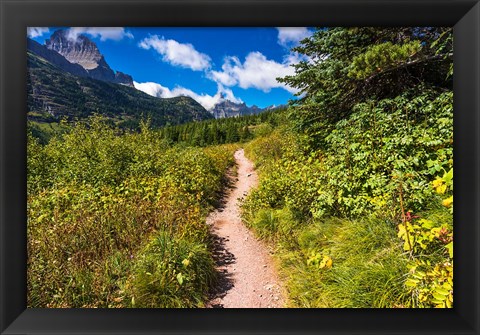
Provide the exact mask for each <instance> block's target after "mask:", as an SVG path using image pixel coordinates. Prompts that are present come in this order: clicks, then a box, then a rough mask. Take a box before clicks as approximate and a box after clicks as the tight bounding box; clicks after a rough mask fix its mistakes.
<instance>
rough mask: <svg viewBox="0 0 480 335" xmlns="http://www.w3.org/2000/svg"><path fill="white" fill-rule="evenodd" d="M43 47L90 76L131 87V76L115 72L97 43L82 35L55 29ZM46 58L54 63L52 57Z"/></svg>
mask: <svg viewBox="0 0 480 335" xmlns="http://www.w3.org/2000/svg"><path fill="white" fill-rule="evenodd" d="M29 43H30V42H29ZM30 44H31V43H30ZM37 44H38V43H37ZM45 48H46V49H48V50H51V51H55V52H56V53H58V54H60V55H61V56H63V57H64V58H65V60H67V61H68V62H70V63H71V64H75V65H79V66H81V67H82V68H83V69H84V70H85V71H86V73H87V76H88V77H90V78H93V79H97V80H103V81H108V82H112V83H116V84H123V85H127V86H131V87H133V79H132V77H131V76H129V75H127V74H125V73H122V72H116V73H115V71H113V70H112V69H111V68H110V66H109V65H108V64H107V62H106V61H105V58H104V57H103V55H102V54H101V53H100V51H99V50H98V47H97V45H96V44H95V43H94V42H92V41H91V40H90V39H89V38H88V37H86V36H84V35H79V36H76V37H71V36H69V35H68V33H67V32H66V30H62V29H61V30H57V31H55V32H54V33H53V34H52V36H50V38H49V39H48V40H46V42H45ZM47 60H48V61H50V62H52V63H54V64H55V62H53V61H52V59H49V58H47ZM56 65H57V64H56ZM68 72H70V71H68Z"/></svg>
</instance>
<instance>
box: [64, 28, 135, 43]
mask: <svg viewBox="0 0 480 335" xmlns="http://www.w3.org/2000/svg"><path fill="white" fill-rule="evenodd" d="M81 34H83V35H89V36H91V37H95V38H100V41H106V40H114V41H120V40H122V39H124V38H133V34H132V33H131V32H129V31H127V30H125V28H122V27H72V28H69V29H68V31H67V38H69V39H71V40H74V41H76V40H77V38H78V36H79V35H81Z"/></svg>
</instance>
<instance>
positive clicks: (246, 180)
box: [207, 149, 285, 308]
mask: <svg viewBox="0 0 480 335" xmlns="http://www.w3.org/2000/svg"><path fill="white" fill-rule="evenodd" d="M235 161H236V163H237V168H238V169H237V171H238V175H237V177H236V178H235V177H234V176H232V175H229V178H230V181H231V182H232V184H233V185H234V186H233V187H232V188H231V189H229V190H228V192H227V194H226V196H225V199H224V201H225V202H224V205H223V206H222V207H221V208H219V209H217V210H215V211H213V212H212V213H210V215H209V216H208V217H207V224H208V225H209V226H210V227H211V231H212V234H213V236H214V239H215V250H214V258H215V261H216V264H217V271H218V272H219V273H220V283H219V286H218V287H217V288H216V290H215V291H214V292H212V294H211V300H210V301H209V302H208V303H207V307H211V308H222V307H224V308H278V307H283V305H284V303H285V299H284V296H283V289H282V287H281V283H280V281H279V278H278V275H277V273H276V270H275V267H274V263H273V260H272V257H271V256H270V253H269V251H268V248H267V246H266V245H265V244H264V243H263V242H262V241H259V240H258V239H257V238H256V237H255V236H254V235H253V233H252V232H251V231H250V230H249V229H248V228H247V227H245V225H244V224H243V223H242V220H241V218H240V208H239V205H240V201H241V199H243V198H244V197H245V196H246V195H247V194H248V192H249V190H250V189H251V188H252V187H255V186H257V184H258V176H257V174H256V172H255V170H254V167H253V163H252V162H251V161H249V160H248V159H247V158H246V157H245V155H244V151H243V149H240V150H237V151H236V152H235Z"/></svg>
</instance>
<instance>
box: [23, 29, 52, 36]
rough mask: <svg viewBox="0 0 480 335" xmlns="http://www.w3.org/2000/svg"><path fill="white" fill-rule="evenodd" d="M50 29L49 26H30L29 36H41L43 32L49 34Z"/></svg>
mask: <svg viewBox="0 0 480 335" xmlns="http://www.w3.org/2000/svg"><path fill="white" fill-rule="evenodd" d="M48 32H49V29H48V28H47V27H28V28H27V36H28V37H30V38H35V37H40V36H42V35H43V34H47V33H48Z"/></svg>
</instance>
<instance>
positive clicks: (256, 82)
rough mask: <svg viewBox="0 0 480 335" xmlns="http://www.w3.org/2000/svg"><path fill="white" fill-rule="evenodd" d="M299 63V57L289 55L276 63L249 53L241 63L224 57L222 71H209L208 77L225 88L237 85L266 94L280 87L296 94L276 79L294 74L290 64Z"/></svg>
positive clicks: (258, 53)
mask: <svg viewBox="0 0 480 335" xmlns="http://www.w3.org/2000/svg"><path fill="white" fill-rule="evenodd" d="M299 61H300V56H298V55H297V54H289V55H287V56H286V57H285V58H284V60H283V62H282V63H278V62H276V61H274V60H270V59H267V57H265V55H263V54H262V53H260V52H258V51H255V52H250V53H249V54H248V55H247V57H246V58H245V61H244V62H243V63H242V62H241V61H240V59H239V58H238V57H235V56H229V57H226V58H225V61H224V63H223V65H222V70H221V71H210V72H209V73H208V77H209V78H210V79H212V80H214V81H216V82H217V83H220V84H222V85H225V86H235V85H238V86H240V87H241V88H245V89H246V88H252V87H253V88H256V89H259V90H262V91H263V92H266V93H267V92H270V90H271V89H272V88H276V87H281V88H284V89H286V90H287V91H289V92H292V93H296V90H295V89H293V88H291V87H288V86H286V85H284V84H283V83H279V82H278V81H277V79H276V78H278V77H284V76H287V75H293V74H295V69H294V68H293V67H292V64H295V63H298V62H299Z"/></svg>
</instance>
